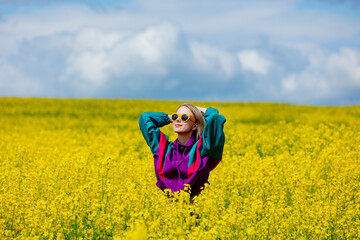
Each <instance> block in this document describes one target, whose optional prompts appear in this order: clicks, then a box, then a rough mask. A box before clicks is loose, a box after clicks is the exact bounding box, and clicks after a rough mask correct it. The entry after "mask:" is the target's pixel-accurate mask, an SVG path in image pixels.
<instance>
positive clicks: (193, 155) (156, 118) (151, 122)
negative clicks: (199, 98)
mask: <svg viewBox="0 0 360 240" xmlns="http://www.w3.org/2000/svg"><path fill="white" fill-rule="evenodd" d="M204 118H205V122H206V124H205V127H204V131H203V133H202V136H201V137H200V138H199V140H197V141H196V140H195V139H196V138H195V136H192V137H191V138H190V139H189V141H188V142H187V144H186V145H181V144H180V143H179V142H178V140H177V139H176V140H175V141H174V142H171V141H169V140H168V139H169V138H168V136H166V135H165V134H164V133H162V132H161V131H160V129H159V128H160V127H163V126H165V125H167V124H169V123H170V119H169V116H168V115H167V114H166V113H162V112H145V113H143V114H141V116H140V119H139V125H140V129H141V131H142V133H143V136H144V138H145V140H146V142H147V144H148V145H149V147H150V149H151V152H152V153H153V156H154V165H155V174H156V178H157V183H156V185H157V186H158V187H159V188H160V189H161V190H164V189H171V190H172V192H176V191H180V190H182V189H184V187H185V186H184V184H189V185H190V186H191V195H192V196H195V195H197V194H199V193H200V191H201V188H202V187H203V186H204V184H205V183H209V182H208V177H209V173H210V171H211V170H213V169H214V168H215V167H216V166H217V165H218V163H219V162H220V161H221V158H222V153H223V148H224V143H225V135H224V132H223V128H224V123H225V122H226V119H225V117H224V116H223V115H219V112H218V110H217V109H214V108H207V110H206V111H205V114H204Z"/></svg>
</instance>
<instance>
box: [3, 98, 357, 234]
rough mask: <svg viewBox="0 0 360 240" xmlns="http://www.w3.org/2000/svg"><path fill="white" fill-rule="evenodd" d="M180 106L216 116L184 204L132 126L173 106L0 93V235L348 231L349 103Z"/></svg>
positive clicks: (353, 174)
mask: <svg viewBox="0 0 360 240" xmlns="http://www.w3.org/2000/svg"><path fill="white" fill-rule="evenodd" d="M192 103H193V104H195V105H198V106H201V107H210V106H211V107H214V108H217V109H218V110H219V112H220V114H223V115H224V116H225V117H226V119H227V122H226V123H225V128H224V131H225V135H226V142H225V147H224V154H223V159H222V161H221V163H220V164H219V165H218V166H217V168H215V169H214V170H213V171H212V172H211V174H210V178H209V182H210V185H206V186H205V189H204V190H203V191H202V193H201V194H200V195H199V196H198V197H196V198H195V202H194V204H190V203H189V195H188V191H182V192H180V193H177V194H176V196H175V200H174V201H172V203H170V202H169V199H168V198H167V197H166V194H165V193H163V192H162V191H161V190H159V189H158V188H157V187H156V185H155V182H156V178H155V172H154V163H153V158H152V155H151V152H150V148H149V147H148V146H147V145H146V142H145V140H144V139H143V136H142V134H141V132H140V129H139V125H138V119H139V116H140V114H141V113H142V112H148V111H154V112H155V111H159V112H166V113H172V112H174V111H175V110H176V108H177V107H178V106H179V105H180V104H181V102H176V101H150V100H100V99H96V100H95V99H78V100H74V99H67V100H64V99H36V98H0V140H1V141H0V239H357V238H359V237H360V233H359V229H360V158H359V156H360V148H359V146H360V107H359V106H352V107H313V106H294V105H286V104H271V103H211V102H192ZM162 131H163V132H164V133H165V134H167V135H168V136H169V137H170V140H175V138H176V135H175V134H174V133H173V132H172V129H171V126H170V125H169V126H165V127H163V129H162ZM187 190H189V189H187Z"/></svg>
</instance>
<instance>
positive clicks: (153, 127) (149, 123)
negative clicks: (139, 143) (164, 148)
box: [139, 112, 170, 154]
mask: <svg viewBox="0 0 360 240" xmlns="http://www.w3.org/2000/svg"><path fill="white" fill-rule="evenodd" d="M169 123H170V119H169V116H168V115H167V114H166V113H162V112H144V113H142V114H141V116H140V119H139V125H140V129H141V132H142V134H143V136H144V138H145V140H146V143H147V144H148V145H149V147H150V149H151V152H152V153H153V154H155V152H156V151H157V149H158V147H159V141H160V129H159V128H160V127H162V126H165V125H167V124H169Z"/></svg>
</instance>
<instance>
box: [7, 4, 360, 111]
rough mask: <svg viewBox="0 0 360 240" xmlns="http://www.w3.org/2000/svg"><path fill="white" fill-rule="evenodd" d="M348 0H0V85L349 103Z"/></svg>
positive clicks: (356, 70) (353, 18) (352, 20)
mask: <svg viewBox="0 0 360 240" xmlns="http://www.w3.org/2000/svg"><path fill="white" fill-rule="evenodd" d="M359 10H360V3H359V1H357V0H353V1H352V0H341V1H340V0H273V1H266V0H253V1H244V0H221V1H220V0H206V1H205V0H197V1H194V0H191V1H190V0H181V1H176V0H166V1H160V0H133V1H132V0H122V1H121V0H117V1H114V0H102V1H95V0H81V1H80V0H78V1H76V0H72V1H70V0H62V1H60V0H0V96H3V97H7V96H15V97H46V98H48V97H49V98H111V99H112V98H122V99H124V98H125V99H164V100H167V99H174V100H193V101H195V100H197V101H221V102H276V103H289V104H298V105H320V106H324V105H325V106H330V105H335V106H344V105H360V11H359Z"/></svg>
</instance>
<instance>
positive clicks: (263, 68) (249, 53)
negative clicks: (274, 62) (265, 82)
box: [237, 50, 270, 75]
mask: <svg viewBox="0 0 360 240" xmlns="http://www.w3.org/2000/svg"><path fill="white" fill-rule="evenodd" d="M237 56H238V59H239V61H240V63H241V65H242V68H243V69H244V70H250V71H253V72H254V73H257V74H261V75H265V74H267V73H268V70H269V67H270V61H269V60H267V59H266V58H264V57H262V56H261V55H260V54H259V53H258V52H257V51H256V50H243V51H240V52H239V53H238V55H237Z"/></svg>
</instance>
